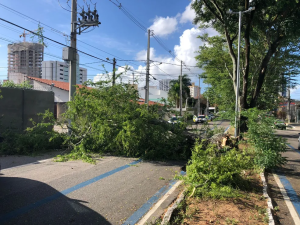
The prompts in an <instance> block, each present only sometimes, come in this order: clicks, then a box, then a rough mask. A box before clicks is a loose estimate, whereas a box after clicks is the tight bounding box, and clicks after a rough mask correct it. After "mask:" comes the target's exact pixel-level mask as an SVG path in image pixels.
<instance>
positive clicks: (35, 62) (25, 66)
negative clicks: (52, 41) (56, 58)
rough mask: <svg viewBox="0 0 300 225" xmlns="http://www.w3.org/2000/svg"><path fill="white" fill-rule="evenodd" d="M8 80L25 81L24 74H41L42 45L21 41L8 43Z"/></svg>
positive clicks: (34, 75) (35, 75)
mask: <svg viewBox="0 0 300 225" xmlns="http://www.w3.org/2000/svg"><path fill="white" fill-rule="evenodd" d="M7 51H8V70H7V75H8V80H11V81H14V83H16V84H19V83H22V82H23V81H25V76H31V77H38V78H40V77H41V75H42V61H43V58H44V46H43V45H42V44H38V43H30V42H21V43H14V44H9V45H8V46H7Z"/></svg>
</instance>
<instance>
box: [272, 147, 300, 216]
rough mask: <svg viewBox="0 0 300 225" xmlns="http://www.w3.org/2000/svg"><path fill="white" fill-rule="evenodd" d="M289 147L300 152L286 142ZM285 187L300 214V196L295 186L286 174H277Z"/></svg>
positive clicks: (299, 214)
mask: <svg viewBox="0 0 300 225" xmlns="http://www.w3.org/2000/svg"><path fill="white" fill-rule="evenodd" d="M286 145H287V146H288V147H290V148H291V149H293V150H295V151H296V152H298V153H300V151H298V150H297V149H295V148H294V147H293V146H291V145H290V144H286ZM277 175H278V177H279V179H280V181H281V183H282V185H283V187H284V189H285V190H286V193H287V195H288V197H289V198H290V200H291V202H292V204H293V206H294V208H295V209H296V211H297V213H298V216H300V199H299V198H298V195H297V193H296V191H295V190H294V188H293V186H292V185H291V183H290V182H289V181H288V179H287V178H286V176H284V175H282V174H281V175H280V174H277Z"/></svg>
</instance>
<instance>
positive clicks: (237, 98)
mask: <svg viewBox="0 0 300 225" xmlns="http://www.w3.org/2000/svg"><path fill="white" fill-rule="evenodd" d="M253 10H255V7H250V8H249V9H248V10H246V11H239V12H233V11H232V10H231V9H229V10H228V12H227V13H228V14H239V38H238V59H237V74H236V98H235V130H234V137H235V138H236V137H237V136H238V130H239V129H238V127H239V126H238V119H239V111H240V110H239V97H240V45H241V27H242V14H243V13H248V12H251V11H253Z"/></svg>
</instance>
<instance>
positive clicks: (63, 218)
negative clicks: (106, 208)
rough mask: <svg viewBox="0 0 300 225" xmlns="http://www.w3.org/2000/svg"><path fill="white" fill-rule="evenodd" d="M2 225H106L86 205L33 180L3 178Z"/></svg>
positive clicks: (0, 180)
mask: <svg viewBox="0 0 300 225" xmlns="http://www.w3.org/2000/svg"><path fill="white" fill-rule="evenodd" d="M0 199H1V201H0V224H76V225H77V224H101V225H102V224H103V225H110V224H111V223H110V222H108V221H107V220H106V219H105V218H104V217H103V216H101V215H100V214H99V213H97V212H95V211H94V210H92V209H90V208H88V207H87V206H86V205H85V204H88V202H84V201H81V200H77V199H71V198H68V197H66V196H65V195H64V194H62V193H61V192H58V191H57V190H56V189H54V188H52V187H51V186H49V185H47V184H45V183H42V182H39V181H35V180H30V179H24V178H17V177H0Z"/></svg>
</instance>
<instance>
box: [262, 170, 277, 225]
mask: <svg viewBox="0 0 300 225" xmlns="http://www.w3.org/2000/svg"><path fill="white" fill-rule="evenodd" d="M260 178H261V181H262V182H263V196H264V197H265V198H266V200H267V204H268V208H267V212H266V214H267V215H268V217H269V225H274V224H275V222H274V218H273V215H272V211H271V210H272V209H273V204H272V200H271V198H270V196H269V195H268V192H267V189H268V185H267V182H266V178H265V171H263V172H261V173H260Z"/></svg>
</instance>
